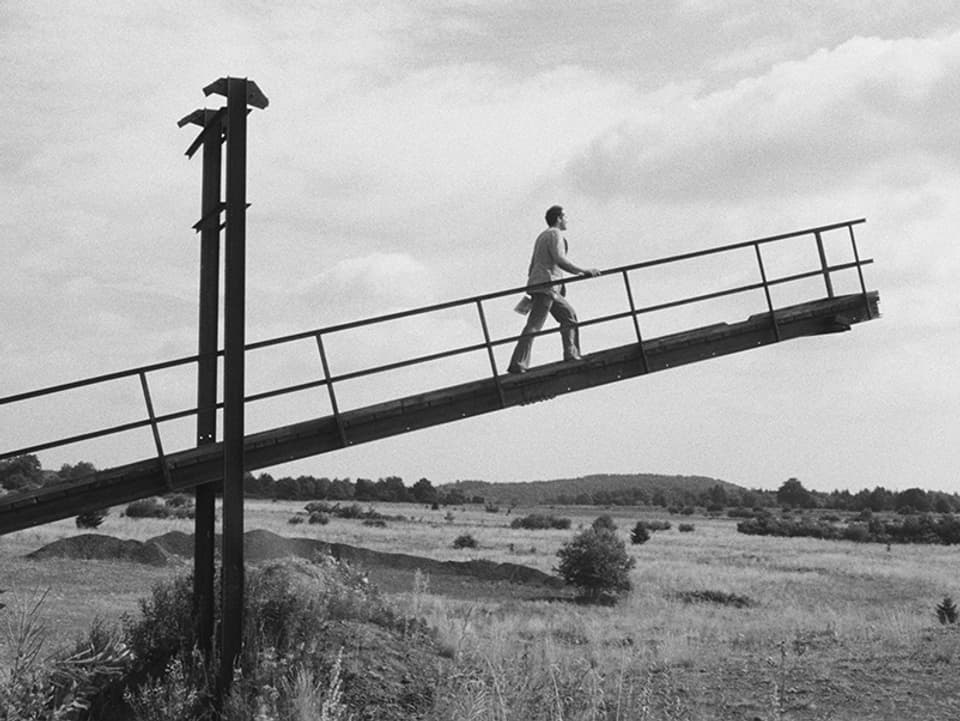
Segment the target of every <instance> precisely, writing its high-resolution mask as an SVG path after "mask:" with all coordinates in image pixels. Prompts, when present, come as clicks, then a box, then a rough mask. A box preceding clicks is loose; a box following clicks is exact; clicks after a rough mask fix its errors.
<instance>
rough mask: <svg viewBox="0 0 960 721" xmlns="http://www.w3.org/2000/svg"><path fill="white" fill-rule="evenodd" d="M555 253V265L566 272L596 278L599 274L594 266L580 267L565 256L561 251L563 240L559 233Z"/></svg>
mask: <svg viewBox="0 0 960 721" xmlns="http://www.w3.org/2000/svg"><path fill="white" fill-rule="evenodd" d="M556 253H557V265H559V266H560V267H561V268H563V269H564V270H565V271H567V272H568V273H573V274H574V275H588V276H590V277H592V278H596V277H597V276H598V275H600V271H599V270H597V269H596V268H581V267H580V266H579V265H577V264H576V263H574V262H573V261H571V260H570V259H569V258H568V257H567V256H566V254H565V253H564V252H563V241H562V238H561V237H560V234H559V233H557V245H556Z"/></svg>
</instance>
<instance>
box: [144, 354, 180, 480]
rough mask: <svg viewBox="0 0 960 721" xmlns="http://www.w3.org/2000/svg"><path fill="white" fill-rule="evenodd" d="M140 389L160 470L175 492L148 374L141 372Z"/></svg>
mask: <svg viewBox="0 0 960 721" xmlns="http://www.w3.org/2000/svg"><path fill="white" fill-rule="evenodd" d="M139 375H140V387H141V388H142V389H143V400H144V401H145V402H146V404H147V417H148V418H150V430H152V431H153V443H154V445H155V446H156V448H157V458H158V459H159V460H160V469H161V471H162V472H163V480H164V482H165V483H166V484H167V488H169V489H170V490H173V479H172V478H171V477H170V467H169V466H168V465H167V457H166V456H165V455H164V454H163V443H162V442H161V441H160V428H159V427H158V426H157V416H156V414H155V413H154V412H153V399H151V398H150V387H149V386H148V385H147V374H146V373H144V372H143V371H140V374H139Z"/></svg>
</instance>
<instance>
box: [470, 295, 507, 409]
mask: <svg viewBox="0 0 960 721" xmlns="http://www.w3.org/2000/svg"><path fill="white" fill-rule="evenodd" d="M477 313H479V314H480V325H481V327H482V328H483V341H484V345H486V347H487V356H488V357H489V358H490V370H492V371H493V382H494V383H495V384H496V386H497V396H499V398H500V407H501V408H506V406H507V401H506V399H505V398H504V397H503V386H502V385H501V384H500V374H499V373H497V359H496V358H495V357H494V355H493V346H492V345H491V344H490V330H489V328H487V316H485V315H484V313H483V303H482V302H481V301H479V300H477Z"/></svg>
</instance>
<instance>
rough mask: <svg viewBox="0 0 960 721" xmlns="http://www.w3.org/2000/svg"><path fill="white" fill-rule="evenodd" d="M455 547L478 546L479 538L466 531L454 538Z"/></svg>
mask: <svg viewBox="0 0 960 721" xmlns="http://www.w3.org/2000/svg"><path fill="white" fill-rule="evenodd" d="M453 547H454V548H476V547H477V539H476V538H474V537H473V536H471V535H470V534H469V533H464V534H461V535H459V536H457V537H456V538H454V539H453Z"/></svg>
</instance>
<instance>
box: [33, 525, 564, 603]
mask: <svg viewBox="0 0 960 721" xmlns="http://www.w3.org/2000/svg"><path fill="white" fill-rule="evenodd" d="M216 542H217V547H218V549H219V547H220V544H221V537H220V536H217V539H216ZM243 553H244V559H245V560H246V561H247V562H248V563H262V562H264V561H271V560H275V559H280V558H289V557H299V558H306V559H308V560H313V559H315V558H317V556H319V555H329V556H333V557H334V558H336V559H337V560H339V561H346V562H347V563H349V564H351V565H355V566H361V567H363V568H365V569H368V570H370V571H372V572H373V574H372V575H374V576H376V575H378V574H377V573H376V572H377V571H378V570H379V571H382V572H390V573H398V572H401V573H404V572H405V573H407V574H410V573H413V571H415V570H419V571H420V572H421V573H425V574H429V575H430V576H431V577H434V578H435V577H460V578H467V579H476V580H480V581H484V582H502V583H508V584H524V585H529V586H535V587H540V588H549V589H560V588H562V587H563V585H564V584H563V581H561V580H560V579H559V578H556V577H555V576H550V575H549V574H546V573H543V572H542V571H538V570H537V569H535V568H530V567H528V566H521V565H519V564H516V563H495V562H493V561H486V560H480V559H475V560H471V561H436V560H433V559H431V558H421V557H420V556H411V555H409V554H405V553H383V552H380V551H371V550H370V549H367V548H359V547H357V546H349V545H347V544H345V543H327V542H325V541H318V540H316V539H313V538H287V537H286V536H280V535H277V534H276V533H271V532H270V531H264V530H253V531H248V532H247V533H245V534H244V537H243ZM27 557H28V558H32V559H45V558H82V559H97V560H124V561H131V562H134V563H144V564H149V565H152V566H162V565H165V564H167V563H169V562H170V561H171V559H178V560H179V559H191V558H193V534H189V533H183V532H181V531H171V532H170V533H165V534H163V535H162V536H155V537H153V538H150V539H148V540H147V541H144V542H140V541H134V540H125V541H124V540H120V539H117V538H113V537H112V536H104V535H100V534H93V533H89V534H84V535H80V536H73V537H71V538H64V539H62V540H59V541H55V542H54V543H51V544H49V545H47V546H44V547H43V548H41V549H39V550H37V551H34V552H33V553H31V554H29V555H28V556H27ZM372 580H376V579H372Z"/></svg>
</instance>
